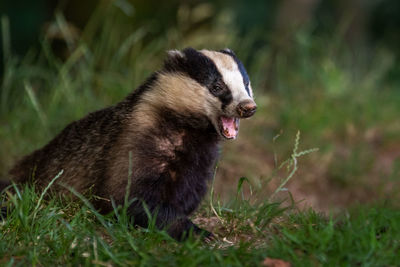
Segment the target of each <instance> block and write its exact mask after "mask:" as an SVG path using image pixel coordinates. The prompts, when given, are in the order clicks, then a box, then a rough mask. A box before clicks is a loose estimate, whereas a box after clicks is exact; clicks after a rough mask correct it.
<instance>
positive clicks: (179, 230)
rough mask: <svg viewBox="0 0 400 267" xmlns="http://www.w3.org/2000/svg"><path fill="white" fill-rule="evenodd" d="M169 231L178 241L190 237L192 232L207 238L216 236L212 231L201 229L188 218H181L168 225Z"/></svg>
mask: <svg viewBox="0 0 400 267" xmlns="http://www.w3.org/2000/svg"><path fill="white" fill-rule="evenodd" d="M167 232H168V234H169V235H170V236H171V237H172V238H174V239H176V240H178V241H184V240H186V239H187V238H188V237H189V234H190V232H192V233H193V234H195V235H200V236H201V237H203V238H205V239H212V238H213V237H214V235H213V234H212V233H210V232H208V231H206V230H204V229H201V228H200V227H198V226H197V225H195V224H194V223H193V222H192V221H191V220H189V219H188V218H180V219H177V220H175V221H173V222H172V223H171V224H170V225H169V226H168V227H167Z"/></svg>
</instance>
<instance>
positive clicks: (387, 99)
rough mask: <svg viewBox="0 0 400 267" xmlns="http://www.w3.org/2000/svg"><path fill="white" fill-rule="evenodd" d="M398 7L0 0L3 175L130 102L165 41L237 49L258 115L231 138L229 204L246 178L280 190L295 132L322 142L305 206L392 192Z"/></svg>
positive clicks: (399, 163) (390, 197)
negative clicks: (83, 123)
mask: <svg viewBox="0 0 400 267" xmlns="http://www.w3.org/2000/svg"><path fill="white" fill-rule="evenodd" d="M398 14H400V2H399V1H397V0H364V1H362V0H355V1H345V0H337V1H334V0H325V1H323V0H281V1H278V0H271V1H262V0H251V1H239V0H233V1H224V0H216V1H183V0H172V1H156V0H150V1H133V0H131V1H128V0H115V1H111V0H107V1H94V0H87V1H77V0H64V1H51V0H47V1H46V0H36V1H27V0H25V1H22V0H21V1H1V2H0V15H1V52H0V53H1V69H0V73H1V74H0V81H1V89H0V175H1V176H6V173H7V169H8V168H9V167H10V166H11V165H12V163H13V162H14V161H15V160H16V159H17V158H19V157H21V156H22V155H24V154H26V153H29V152H31V151H33V150H34V149H37V148H39V147H41V146H42V145H44V144H45V143H47V142H48V141H49V140H50V139H51V138H52V137H53V136H54V135H55V134H57V133H58V132H59V131H60V130H61V129H62V128H63V127H65V125H66V124H67V123H68V122H70V121H73V120H76V119H78V118H80V117H82V116H84V115H85V114H86V113H88V112H90V111H93V110H95V109H99V108H102V107H104V106H107V105H111V104H114V103H116V102H118V101H119V100H121V99H122V98H123V97H124V96H126V95H127V94H128V93H129V92H131V91H132V90H134V88H136V87H137V86H138V85H140V84H141V83H142V82H143V81H144V79H145V78H146V77H147V76H148V75H149V74H150V73H152V72H153V71H155V70H157V69H158V68H159V67H160V65H161V64H162V60H163V58H164V57H165V51H166V50H169V49H182V48H185V47H187V46H192V47H194V48H198V49H202V48H207V49H222V48H225V47H229V48H231V49H233V50H234V51H235V52H236V54H237V55H238V56H239V58H240V59H241V60H242V61H243V62H244V64H245V66H246V68H247V70H248V72H249V74H250V78H251V80H252V84H253V88H254V92H255V95H256V102H257V103H258V106H259V111H258V112H257V114H256V116H254V117H253V118H252V119H251V120H246V121H243V123H242V124H241V130H240V137H239V139H238V140H237V141H235V142H227V143H226V144H225V145H224V147H223V151H222V159H221V161H220V163H219V165H218V171H217V175H216V181H215V191H216V193H217V195H219V196H220V198H221V199H222V200H227V199H229V198H231V196H233V195H234V192H235V190H236V187H237V182H238V180H239V178H240V177H243V176H244V177H247V178H248V180H249V181H250V184H251V187H252V189H254V188H257V189H259V190H261V191H263V192H265V193H266V195H267V196H268V194H269V193H271V192H273V191H274V190H275V189H276V187H277V186H278V185H279V183H280V179H281V178H283V177H285V175H287V174H285V173H284V170H281V171H279V172H277V173H276V172H275V171H274V170H276V166H277V164H279V162H281V161H282V160H284V159H286V158H287V157H288V156H289V155H290V153H291V150H292V147H293V143H294V139H295V135H296V132H297V131H298V130H299V131H300V132H301V144H300V146H301V148H311V147H318V148H319V151H318V152H314V153H312V154H310V155H307V156H305V157H303V158H302V159H301V160H300V162H299V171H298V172H297V174H296V176H295V177H294V178H293V179H292V180H291V181H290V182H289V184H288V185H287V189H288V191H289V192H291V193H292V195H293V196H294V198H295V200H296V201H300V205H311V206H313V207H314V208H315V209H317V210H339V209H342V208H345V207H348V206H350V205H352V204H354V203H357V202H360V203H366V202H371V201H376V200H382V199H383V200H385V201H394V202H396V200H399V194H398V193H399V189H398V188H399V185H400V121H399V114H400V113H399V112H400V63H399V56H400V45H399V44H400V16H399V15H398ZM277 135H279V138H275V139H274V137H276V136H277ZM273 140H275V141H273ZM246 188H247V189H246V192H248V193H250V186H249V185H246ZM282 197H287V192H286V191H284V192H282Z"/></svg>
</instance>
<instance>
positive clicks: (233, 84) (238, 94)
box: [201, 50, 253, 104]
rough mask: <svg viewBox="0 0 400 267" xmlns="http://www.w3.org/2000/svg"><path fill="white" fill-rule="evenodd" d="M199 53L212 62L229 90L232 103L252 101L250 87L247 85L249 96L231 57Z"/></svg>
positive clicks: (215, 53) (211, 52)
mask: <svg viewBox="0 0 400 267" xmlns="http://www.w3.org/2000/svg"><path fill="white" fill-rule="evenodd" d="M201 52H202V53H203V54H204V55H206V56H207V57H209V58H211V60H213V61H214V63H215V65H216V66H217V69H218V71H219V72H220V73H221V75H222V79H223V81H224V82H225V84H226V85H227V86H228V88H229V89H230V90H231V93H232V97H233V103H235V104H237V103H239V102H241V101H244V100H252V97H253V92H252V90H251V86H250V85H249V91H250V96H249V94H248V93H247V91H246V87H245V85H244V83H243V76H242V74H241V72H240V70H239V67H238V65H237V63H236V62H235V60H234V59H233V58H232V56H230V55H227V54H224V53H220V52H214V51H209V50H201Z"/></svg>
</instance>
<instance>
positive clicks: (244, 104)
mask: <svg viewBox="0 0 400 267" xmlns="http://www.w3.org/2000/svg"><path fill="white" fill-rule="evenodd" d="M163 73H164V74H165V73H166V74H169V75H172V76H173V75H178V76H179V77H180V78H179V80H180V81H182V82H183V83H185V80H186V82H187V83H186V84H187V86H182V85H179V86H178V85H177V86H178V87H180V88H181V89H180V92H179V94H180V95H181V96H182V97H181V98H180V99H179V102H180V103H179V105H180V106H185V107H188V108H190V109H193V110H196V112H202V113H203V114H204V115H206V116H207V118H208V119H209V121H210V122H211V123H212V124H213V126H214V127H215V129H216V131H217V132H218V133H219V134H220V135H221V136H222V137H223V138H225V139H234V138H236V137H237V135H238V131H239V119H241V118H248V117H250V116H252V115H253V114H254V113H255V112H256V108H257V106H256V103H255V102H254V100H253V92H252V89H251V85H250V80H249V77H248V75H247V72H246V70H245V68H244V66H243V64H242V63H241V62H240V61H239V59H238V58H237V57H236V55H235V54H234V53H233V52H232V51H231V50H230V49H224V50H221V51H209V50H200V51H197V50H195V49H193V48H186V49H184V50H183V51H176V50H175V51H170V52H169V53H168V58H167V60H166V61H165V64H164V70H163ZM189 80H190V82H189ZM175 90H176V89H175Z"/></svg>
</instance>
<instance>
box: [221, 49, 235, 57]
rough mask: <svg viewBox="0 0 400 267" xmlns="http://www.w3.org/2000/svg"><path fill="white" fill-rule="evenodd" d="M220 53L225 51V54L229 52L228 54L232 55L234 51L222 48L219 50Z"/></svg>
mask: <svg viewBox="0 0 400 267" xmlns="http://www.w3.org/2000/svg"><path fill="white" fill-rule="evenodd" d="M220 52H221V53H225V54H229V55H233V56H235V52H233V51H232V50H231V49H229V48H224V49H222V50H220Z"/></svg>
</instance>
